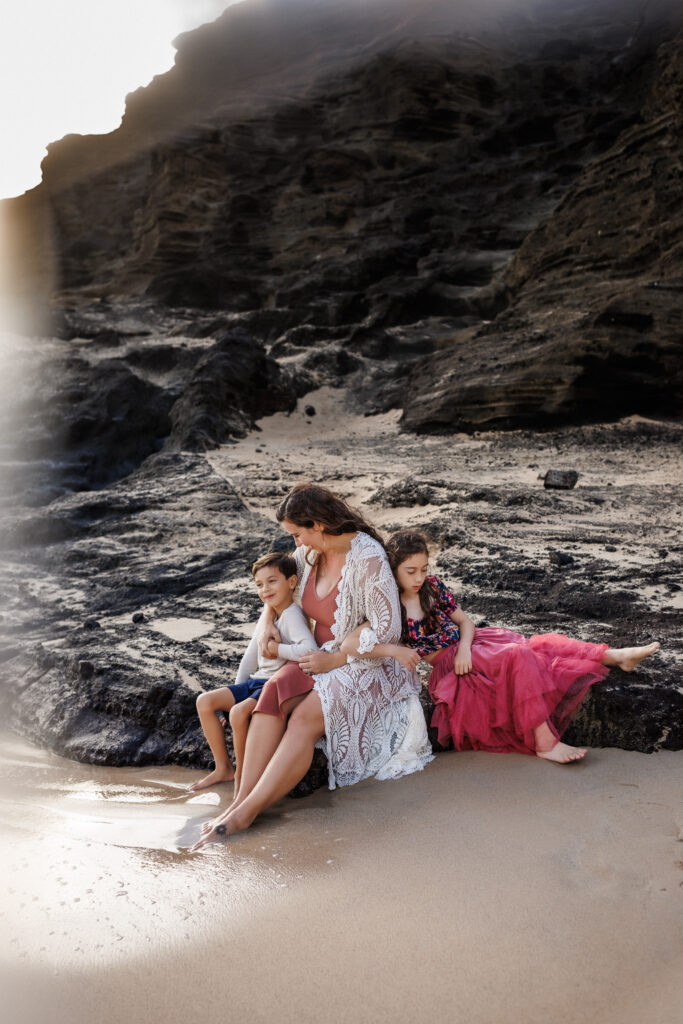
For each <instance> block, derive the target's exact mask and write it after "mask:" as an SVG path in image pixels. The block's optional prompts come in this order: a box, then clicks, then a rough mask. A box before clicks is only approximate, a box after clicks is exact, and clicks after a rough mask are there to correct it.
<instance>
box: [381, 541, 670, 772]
mask: <svg viewBox="0 0 683 1024" xmlns="http://www.w3.org/2000/svg"><path fill="white" fill-rule="evenodd" d="M387 554H388V556H389V563H390V565H391V568H392V570H393V573H394V576H395V577H396V582H397V583H398V587H399V593H400V597H401V605H402V620H403V631H402V640H403V643H404V644H406V645H407V646H409V647H411V648H413V649H414V650H416V651H417V652H418V653H419V654H420V655H421V656H422V657H423V658H424V659H425V660H426V661H428V662H429V663H430V665H431V666H432V672H431V675H430V677H429V693H430V696H431V698H432V700H433V701H434V704H435V705H436V707H435V710H434V715H433V718H432V723H431V724H432V726H434V727H435V728H436V729H437V730H438V737H439V743H441V744H442V745H444V746H445V745H446V744H447V743H448V741H449V740H452V742H453V746H454V747H455V749H456V750H488V751H497V752H507V751H518V752H520V753H526V754H535V755H536V756H537V757H542V758H545V759H546V760H548V761H554V762H556V763H558V764H566V763H568V762H570V761H578V760H579V759H580V758H582V757H584V756H585V754H586V750H585V748H579V747H570V746H568V745H567V744H566V743H561V742H560V736H561V735H562V733H563V731H564V730H565V728H566V727H567V725H568V724H569V721H570V719H571V717H572V715H573V713H574V712H575V710H576V708H577V707H578V705H579V704H580V703H581V701H582V700H583V698H584V696H585V695H586V693H587V691H588V689H589V687H590V686H591V685H592V684H593V683H595V682H597V681H598V680H600V679H604V678H605V676H606V675H607V673H608V671H609V667H610V666H612V665H618V666H619V668H621V669H623V670H624V671H625V672H631V671H632V670H633V669H634V668H635V667H636V665H637V664H638V662H639V661H641V660H642V659H643V658H646V657H647V656H648V655H649V654H653V653H654V652H655V651H656V650H657V649H658V648H659V644H658V643H652V644H648V646H646V647H626V648H621V649H619V650H610V649H609V648H608V646H607V644H591V643H584V642H583V641H581V640H571V639H570V638H569V637H566V636H563V635H561V634H559V633H542V634H538V635H536V636H532V637H531V638H530V639H529V640H527V639H525V637H523V636H521V635H520V634H519V633H512V632H510V630H508V629H501V628H499V627H485V628H482V629H475V627H474V623H473V622H472V620H471V619H470V618H469V617H468V616H467V615H466V614H465V613H464V612H463V611H462V610H461V609H460V608H459V607H458V605H457V603H456V600H455V597H454V596H453V594H452V593H451V591H450V590H449V589H448V587H447V586H446V585H445V584H444V583H443V582H442V581H441V580H440V579H439V577H438V576H430V575H428V573H429V551H428V548H427V541H426V539H425V538H424V536H423V535H422V534H421V533H417V532H415V531H412V530H400V531H399V532H398V533H395V534H393V536H392V537H391V538H390V540H389V542H388V544H387Z"/></svg>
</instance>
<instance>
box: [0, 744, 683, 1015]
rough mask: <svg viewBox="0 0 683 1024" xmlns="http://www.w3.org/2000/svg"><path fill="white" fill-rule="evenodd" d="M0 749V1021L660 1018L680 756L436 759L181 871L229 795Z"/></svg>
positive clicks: (677, 958) (673, 988)
mask: <svg viewBox="0 0 683 1024" xmlns="http://www.w3.org/2000/svg"><path fill="white" fill-rule="evenodd" d="M2 751H3V754H2V760H3V773H2V774H3V784H2V819H3V820H2V825H3V828H2V831H3V835H4V842H3V854H2V859H3V876H4V878H5V879H6V881H7V883H8V889H7V894H6V897H5V901H4V904H5V905H4V907H3V934H4V942H3V947H4V949H3V954H2V974H3V976H4V977H3V988H4V991H5V997H4V1003H5V1013H6V1014H7V1016H6V1017H5V1019H6V1020H7V1021H11V1022H12V1024H37V1022H38V1021H40V1020H43V1019H45V1017H46V1016H48V1017H49V1019H51V1020H52V1021H54V1022H56V1024H57V1022H58V1024H62V1022H63V1024H90V1022H92V1021H99V1022H101V1024H123V1022H126V1024H138V1022H139V1024H142V1022H150V1021H164V1022H166V1024H175V1022H184V1021H190V1020H202V1019H206V1020H214V1019H219V1018H220V1019H227V1020H231V1021H250V1022H251V1021H253V1022H260V1021H264V1022H265V1021H278V1022H283V1024H284V1022H290V1021H292V1022H294V1021H297V1022H314V1021H320V1020H327V1019H329V1018H331V1017H334V1019H336V1020H338V1021H340V1022H353V1024H357V1022H361V1021H362V1022H364V1021H377V1022H383V1021H400V1022H402V1021H406V1022H408V1021H415V1020H419V1019H424V1018H425V1017H426V1018H428V1019H430V1018H433V1017H437V1016H442V1015H444V1014H445V1015H447V1016H448V1017H449V1018H451V1019H456V1020H463V1021H467V1022H469V1024H492V1022H495V1024H513V1022H518V1021H525V1022H532V1021H533V1022H535V1021H541V1020H547V1019H548V1018H550V1017H552V1019H553V1020H554V1021H556V1022H561V1024H574V1022H579V1021H584V1020H592V1021H594V1022H599V1024H612V1022H614V1024H631V1022H633V1024H636V1022H638V1024H640V1022H643V1021H647V1024H674V1022H675V1021H677V1020H679V1019H680V1017H679V1013H680V1006H681V1000H682V999H683V974H682V972H681V966H683V963H682V951H683V916H682V915H681V897H682V895H683V889H682V886H683V871H682V870H681V869H682V868H683V846H682V845H681V840H682V839H683V806H682V801H681V782H680V780H681V769H683V753H679V752H672V751H661V752H660V753H657V754H654V755H645V754H639V753H631V752H625V751H620V750H615V749H604V750H595V751H592V752H591V753H590V756H589V758H588V759H587V760H586V762H585V763H582V764H580V765H575V766H572V767H571V768H569V769H566V770H561V769H558V768H556V767H555V766H552V765H546V764H539V763H538V762H537V761H536V760H534V759H532V758H528V757H524V756H516V755H507V756H501V755H486V754H463V753H458V754H455V753H443V754H440V755H439V756H438V757H437V759H436V761H435V762H434V763H432V764H431V765H429V766H428V767H427V769H426V770H425V771H424V772H422V773H419V774H417V775H413V776H411V777H409V778H406V779H402V780H398V781H393V782H374V781H371V782H368V783H364V784H362V785H359V786H356V787H353V788H351V789H348V790H340V791H337V792H335V793H329V792H327V791H319V792H317V793H316V794H314V795H313V796H312V797H310V798H308V799H306V800H300V801H292V800H285V801H283V802H282V803H281V804H280V805H279V806H278V807H277V808H275V809H273V810H272V811H271V812H270V813H269V814H267V815H265V816H264V817H263V819H262V820H261V822H260V823H259V824H258V825H257V826H255V827H254V828H252V829H251V830H250V831H249V832H248V833H246V834H244V835H242V836H240V837H237V838H235V839H233V840H230V841H229V842H228V843H225V844H224V845H221V846H214V847H211V848H209V849H208V850H207V851H206V852H204V853H199V854H194V855H193V854H190V853H188V852H187V850H186V849H185V847H186V846H187V845H189V844H190V843H191V842H192V840H193V838H194V837H195V836H196V835H197V832H198V829H199V825H200V823H201V821H203V820H204V818H205V817H207V816H208V815H210V814H211V813H212V811H214V810H215V809H216V808H217V807H218V806H219V805H220V806H223V805H224V804H225V803H226V802H227V800H228V798H229V795H230V791H231V786H229V785H226V786H224V787H218V788H217V789H216V790H215V791H212V792H205V793H202V794H198V795H191V794H189V793H187V792H186V789H185V787H186V785H187V784H188V783H189V782H190V781H191V780H192V779H194V778H195V777H196V773H194V772H192V771H189V770H187V769H181V768H149V769H112V768H93V767H92V766H87V765H80V764H76V763H75V762H71V761H66V760H64V759H62V758H59V757H57V756H56V755H54V754H51V753H48V752H45V751H40V750H38V749H37V748H34V747H32V746H31V745H29V744H28V743H26V742H25V741H23V740H20V739H18V738H16V737H14V736H10V735H5V737H4V738H3V743H2Z"/></svg>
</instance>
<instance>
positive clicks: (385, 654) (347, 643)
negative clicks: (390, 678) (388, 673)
mask: <svg viewBox="0 0 683 1024" xmlns="http://www.w3.org/2000/svg"><path fill="white" fill-rule="evenodd" d="M371 628H372V627H371V626H370V623H369V622H368V621H367V620H366V621H365V622H361V624H360V626H356V628H355V629H354V630H353V632H352V633H349V635H348V636H347V637H345V639H344V640H342V642H341V645H340V647H339V650H340V651H341V652H342V654H350V655H352V656H355V657H357V656H358V644H359V642H360V635H361V633H362V632H363V630H364V629H371ZM363 657H364V658H393V659H394V660H395V661H397V662H398V663H399V664H400V665H403V667H404V668H407V669H408V670H409V671H411V672H412V671H413V669H415V668H417V666H418V665H419V664H420V662H421V660H422V658H421V656H420V655H419V654H418V653H417V651H414V650H413V649H412V648H411V647H404V646H403V644H375V646H374V647H373V648H372V650H371V651H369V652H368V653H367V654H364V655H363Z"/></svg>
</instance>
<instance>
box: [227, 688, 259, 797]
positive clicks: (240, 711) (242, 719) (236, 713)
mask: <svg viewBox="0 0 683 1024" xmlns="http://www.w3.org/2000/svg"><path fill="white" fill-rule="evenodd" d="M255 707H256V698H255V697H247V699H246V700H242V701H240V702H239V704H233V706H232V707H231V708H230V728H231V729H232V748H233V750H234V751H235V795H234V797H233V800H234V799H237V794H238V792H239V788H240V779H241V778H242V764H243V763H244V748H245V747H246V743H247V730H248V728H249V721H250V719H251V714H252V711H253V710H254V708H255Z"/></svg>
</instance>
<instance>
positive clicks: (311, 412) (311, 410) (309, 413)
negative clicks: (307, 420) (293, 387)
mask: <svg viewBox="0 0 683 1024" xmlns="http://www.w3.org/2000/svg"><path fill="white" fill-rule="evenodd" d="M304 412H305V413H306V415H307V416H315V406H314V405H306V406H304Z"/></svg>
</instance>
